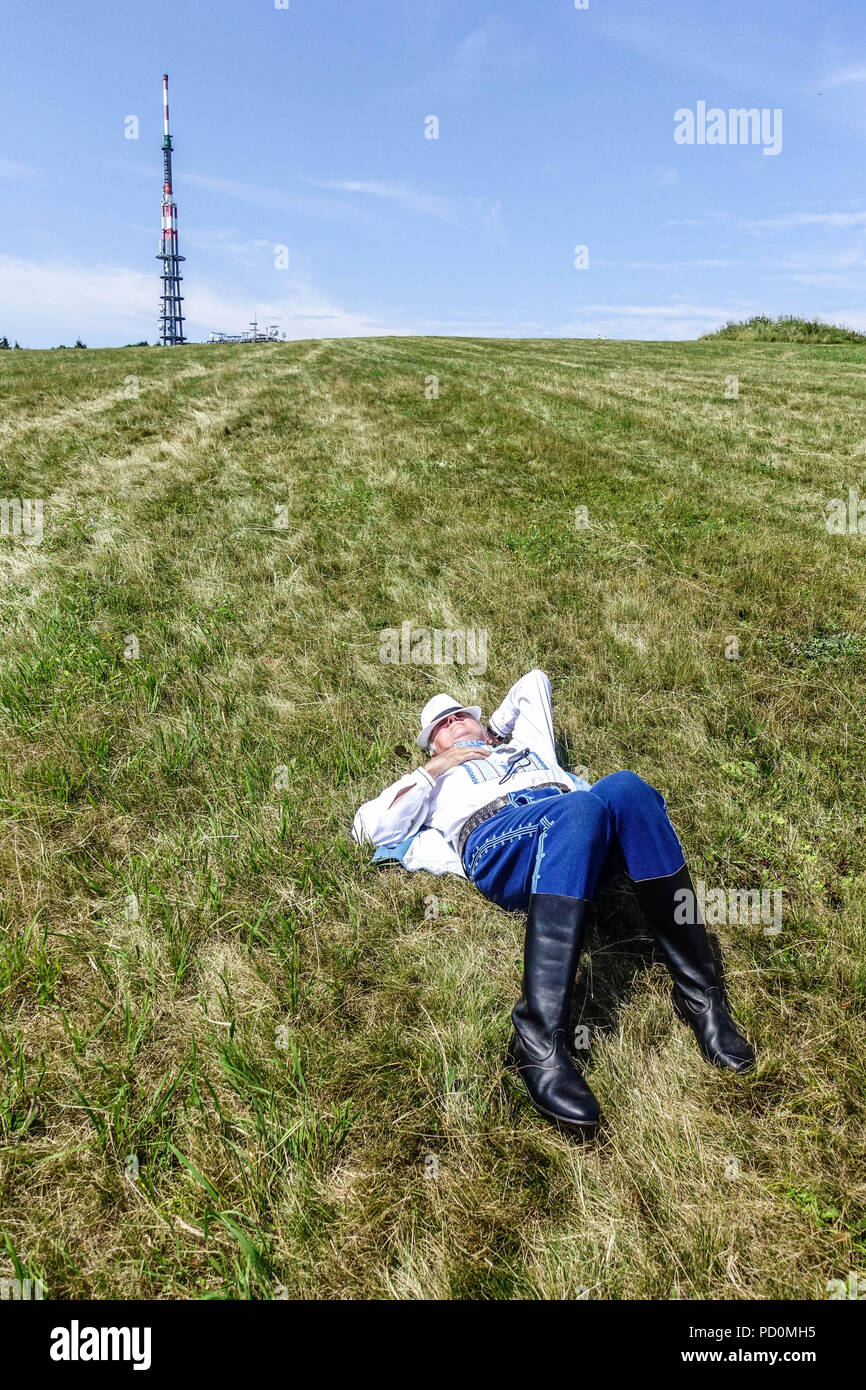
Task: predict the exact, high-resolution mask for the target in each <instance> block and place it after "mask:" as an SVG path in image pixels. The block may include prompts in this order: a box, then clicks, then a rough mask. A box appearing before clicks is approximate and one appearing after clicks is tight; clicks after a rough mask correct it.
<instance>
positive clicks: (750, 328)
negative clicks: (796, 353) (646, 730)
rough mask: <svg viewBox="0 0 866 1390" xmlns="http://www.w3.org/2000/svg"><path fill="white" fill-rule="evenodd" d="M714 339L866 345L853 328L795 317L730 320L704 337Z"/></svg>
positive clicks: (764, 315)
mask: <svg viewBox="0 0 866 1390" xmlns="http://www.w3.org/2000/svg"><path fill="white" fill-rule="evenodd" d="M714 338H728V339H731V338H732V339H734V340H735V341H737V342H752V343H866V333H858V332H857V330H856V329H854V328H845V327H844V326H843V325H841V324H837V323H825V322H824V320H823V319H804V318H801V317H799V316H798V315H796V314H779V315H778V316H777V317H776V318H772V317H768V316H767V315H766V314H754V315H753V316H752V317H751V318H750V319H739V320H738V319H731V320H730V322H729V323H726V324H725V326H724V327H723V328H717V329H716V330H715V332H713V333H704V335H703V338H702V341H703V342H707V341H708V340H710V339H714Z"/></svg>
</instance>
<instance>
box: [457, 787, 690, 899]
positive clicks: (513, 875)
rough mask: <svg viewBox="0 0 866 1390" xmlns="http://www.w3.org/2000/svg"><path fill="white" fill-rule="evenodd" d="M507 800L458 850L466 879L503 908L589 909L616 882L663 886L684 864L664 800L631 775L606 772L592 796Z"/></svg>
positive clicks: (533, 794)
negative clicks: (554, 901)
mask: <svg viewBox="0 0 866 1390" xmlns="http://www.w3.org/2000/svg"><path fill="white" fill-rule="evenodd" d="M508 800H509V803H510V804H509V805H508V806H506V807H505V808H504V810H502V811H498V812H497V813H496V815H494V816H491V817H490V818H489V819H488V820H486V821H482V823H481V825H479V826H476V828H475V829H474V830H473V831H472V833H471V834H470V835H469V837H468V839H467V841H466V844H465V845H464V847H463V865H464V868H465V869H466V873H467V875H468V877H469V879H470V880H471V881H472V883H474V884H475V886H476V888H478V889H480V890H481V892H482V893H483V894H484V896H485V898H490V900H491V901H492V902H495V903H498V905H499V906H500V907H504V908H511V909H518V910H525V909H526V908H527V906H528V904H529V895H530V894H531V893H558V894H561V895H562V896H565V897H569V898H584V899H585V900H586V901H587V902H592V900H593V899H594V897H595V895H596V893H597V892H598V891H600V890H601V889H602V888H604V887H606V885H607V884H608V883H609V882H610V880H611V879H613V878H615V877H616V876H617V874H621V873H626V874H628V875H629V877H630V878H632V879H635V880H639V879H644V878H664V877H666V876H667V875H668V874H674V873H676V871H677V870H678V869H681V868H682V867H683V864H684V863H685V855H684V854H683V848H682V845H681V844H680V842H679V838H678V836H677V833H676V831H675V830H674V828H673V826H672V824H671V822H670V818H669V816H668V813H667V803H666V801H665V799H664V797H663V796H662V794H661V792H659V791H656V789H655V787H651V786H650V784H649V782H645V781H644V780H643V778H642V777H639V776H638V775H637V773H636V772H626V771H623V772H611V773H610V774H609V775H608V776H607V777H602V778H601V780H600V781H598V782H596V783H595V785H594V786H593V787H592V789H591V790H590V791H573V792H564V793H563V792H557V791H553V792H552V791H551V790H550V789H549V788H547V787H540V788H532V787H531V788H529V790H527V791H519V792H511V793H510V794H509V797H508Z"/></svg>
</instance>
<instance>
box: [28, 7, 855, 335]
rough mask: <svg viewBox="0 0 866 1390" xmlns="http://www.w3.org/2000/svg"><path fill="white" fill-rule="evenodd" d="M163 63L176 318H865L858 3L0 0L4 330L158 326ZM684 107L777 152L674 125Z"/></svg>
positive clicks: (386, 323) (548, 321)
mask: <svg viewBox="0 0 866 1390" xmlns="http://www.w3.org/2000/svg"><path fill="white" fill-rule="evenodd" d="M164 70H165V71H168V73H169V75H170V82H171V91H170V96H171V117H172V120H171V125H172V135H173V138H174V146H175V159H174V186H175V194H176V199H177V203H178V213H179V228H180V249H181V252H182V253H183V254H184V255H185V256H186V258H187V259H186V262H185V265H184V274H185V281H184V291H185V294H186V306H185V307H186V312H187V315H188V325H187V327H188V334H189V336H190V337H191V338H193V339H203V338H205V337H206V336H207V334H208V333H209V332H210V331H212V330H223V331H233V332H237V331H240V330H241V329H243V328H245V327H246V325H247V323H248V321H249V319H250V318H251V316H252V314H253V312H255V311H257V312H258V316H259V320H260V321H261V322H264V321H268V322H273V323H278V324H279V326H280V329H281V331H282V332H284V333H285V334H286V336H287V337H289V338H306V337H337V336H345V335H350V336H359V335H369V334H380V333H413V334H415V333H418V334H472V335H480V336H487V337H502V336H506V337H508V336H514V337H522V336H533V337H534V336H538V337H542V336H543V337H553V336H566V337H572V336H576V337H596V336H598V335H603V336H607V337H611V338H614V337H616V338H655V339H658V338H692V337H695V336H697V335H698V334H700V333H702V332H705V331H707V330H708V329H711V328H713V327H715V326H717V325H718V324H720V323H722V322H724V321H725V320H726V319H727V318H728V317H741V316H745V315H748V314H751V313H756V312H766V313H779V312H795V313H805V314H818V315H820V316H822V317H826V318H830V319H834V320H838V321H844V322H846V323H849V324H851V325H853V326H855V327H860V328H864V329H866V293H864V291H866V181H864V172H863V171H864V154H866V102H864V98H866V7H864V6H863V5H859V4H855V3H854V0H821V3H816V0H727V3H725V4H718V5H709V4H706V3H703V2H702V0H667V3H657V2H656V0H652V2H650V0H589V6H588V8H586V9H580V10H579V9H576V8H575V3H574V0H532V3H529V0H500V3H492V4H490V5H485V4H480V3H475V0H424V2H423V3H421V0H289V8H287V9H278V8H276V4H275V2H274V0H236V3H229V2H228V0H174V3H167V0H125V3H119V0H87V3H84V4H79V5H66V4H61V3H59V2H58V0H4V3H3V10H2V16H0V73H2V89H3V97H4V99H3V122H2V134H0V199H2V203H3V217H2V222H0V227H2V231H0V333H6V334H8V335H9V337H10V339H11V338H13V337H15V338H18V339H19V341H20V342H21V343H22V344H23V345H25V346H29V347H43V346H50V345H52V344H54V343H57V342H60V341H63V342H71V341H72V340H73V339H74V338H75V337H76V336H79V335H80V336H81V337H82V338H83V339H84V340H85V341H86V342H87V343H88V344H89V345H91V346H106V345H110V344H116V343H124V342H130V341H135V340H137V339H141V338H148V339H149V340H150V341H153V340H154V339H155V337H156V322H157V300H158V293H159V282H158V278H157V276H158V269H159V267H158V263H157V261H156V260H155V254H156V250H157V245H158V237H159V204H160V196H161V121H162V111H161V80H162V72H163V71H164ZM701 101H703V102H705V103H706V105H707V107H708V108H721V109H722V110H723V111H724V112H727V111H728V110H729V109H731V108H739V107H745V108H758V109H759V110H763V109H766V110H767V111H768V112H772V111H775V110H780V111H781V112H782V125H781V132H782V142H781V149H780V150H779V152H778V154H765V153H764V147H763V145H761V144H733V143H726V144H724V145H721V144H707V143H705V144H691V145H687V144H678V143H676V141H675V140H674V130H675V112H677V111H678V110H681V109H684V108H688V109H690V110H693V111H696V110H697V106H698V103H699V102H701ZM130 115H133V116H136V117H137V118H138V121H139V138H138V139H137V140H130V139H127V138H125V129H126V128H127V127H126V125H125V121H126V118H127V117H128V116H130ZM430 115H435V116H436V117H438V120H439V138H438V139H437V140H431V139H426V138H425V119H426V118H427V117H428V116H430ZM578 245H582V246H586V247H587V248H588V260H589V264H588V266H587V267H586V268H584V269H576V268H575V265H574V259H575V256H574V251H575V247H576V246H578ZM279 246H286V247H288V252H289V266H288V269H279V268H277V266H276V264H275V260H276V253H275V248H277V247H279Z"/></svg>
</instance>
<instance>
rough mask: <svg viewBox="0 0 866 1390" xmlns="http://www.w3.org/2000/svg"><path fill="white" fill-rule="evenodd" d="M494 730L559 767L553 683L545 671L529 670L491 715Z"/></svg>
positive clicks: (491, 724) (516, 682) (491, 725)
mask: <svg viewBox="0 0 866 1390" xmlns="http://www.w3.org/2000/svg"><path fill="white" fill-rule="evenodd" d="M490 727H491V728H492V729H493V730H494V732H495V733H497V734H501V735H502V737H503V738H511V740H512V741H513V742H514V743H521V744H526V746H527V747H528V748H532V749H534V750H535V751H536V752H537V753H540V754H541V755H542V756H543V757H545V758H547V759H549V761H550V763H551V765H552V766H554V767H556V766H557V760H556V745H555V742H554V737H553V702H552V700H551V695H550V681H549V680H548V678H547V676H546V675H545V673H544V672H543V671H539V670H538V669H536V670H534V671H527V673H526V675H525V676H521V677H520V680H519V681H515V683H514V685H513V686H512V687H511V689H510V690H509V692H508V694H507V695H506V697H505V699H504V700H503V701H502V704H501V705H500V706H499V708H498V709H497V710H494V712H493V714H492V715H491V717H490Z"/></svg>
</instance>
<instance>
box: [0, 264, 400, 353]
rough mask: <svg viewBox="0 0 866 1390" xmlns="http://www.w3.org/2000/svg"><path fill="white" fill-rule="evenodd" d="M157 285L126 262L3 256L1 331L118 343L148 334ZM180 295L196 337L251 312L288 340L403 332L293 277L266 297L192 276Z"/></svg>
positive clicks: (236, 328) (234, 326)
mask: <svg viewBox="0 0 866 1390" xmlns="http://www.w3.org/2000/svg"><path fill="white" fill-rule="evenodd" d="M158 291H159V282H158V280H157V278H156V277H155V275H154V274H151V273H146V272H144V271H140V270H132V269H130V268H129V267H127V266H118V265H103V264H90V265H86V264H82V263H79V262H70V261H64V260H60V259H54V260H50V261H29V260H24V259H22V258H18V257H14V256H6V255H0V322H2V323H3V331H4V332H6V333H7V334H9V336H10V337H11V336H15V337H17V338H18V339H19V340H20V341H21V342H22V343H24V344H25V345H26V346H28V347H35V346H48V345H50V344H51V343H56V342H58V341H64V342H65V341H69V340H71V339H73V338H75V337H81V338H83V339H84V341H85V342H93V341H100V342H104V341H106V340H107V341H109V342H112V341H113V342H117V341H122V340H123V338H124V337H126V336H129V335H130V334H131V333H132V332H133V331H134V332H135V333H136V335H137V336H140V337H147V338H149V339H151V340H152V339H154V338H155V337H156V328H157V302H158ZM184 294H185V300H184V310H185V313H186V319H187V329H188V332H189V334H190V336H191V337H193V338H196V339H199V340H201V339H203V338H205V337H206V336H207V334H208V333H209V332H213V331H222V332H227V333H237V332H240V331H241V330H242V329H244V328H246V326H247V324H248V322H249V320H250V319H251V317H252V315H253V313H254V312H257V313H258V317H259V322H260V323H265V322H267V323H278V324H279V325H280V329H281V331H284V332H285V333H286V336H287V337H288V338H313V337H329V338H336V337H360V336H367V335H370V334H379V333H388V332H391V333H393V332H400V331H407V330H400V329H398V328H397V329H395V328H394V327H393V326H392V325H385V324H381V323H377V322H376V321H375V320H374V319H372V318H370V317H369V316H368V315H365V314H359V313H354V312H352V311H347V310H344V309H342V308H341V307H340V306H339V305H336V304H334V303H332V302H330V301H329V300H328V298H327V296H326V295H323V294H321V293H320V292H318V291H317V290H316V289H315V288H314V287H313V286H310V285H308V284H305V283H303V282H301V281H298V280H297V279H295V280H293V281H292V282H291V283H290V284H287V285H286V287H285V289H284V290H283V291H282V293H281V294H280V296H278V297H276V298H274V299H271V300H270V301H265V299H264V297H263V296H256V295H255V292H254V291H253V292H251V293H250V294H249V295H245V294H242V293H239V292H238V291H237V290H236V289H232V290H231V291H229V292H226V291H224V290H223V289H222V288H221V287H219V286H218V285H212V284H207V283H205V282H202V281H201V280H193V279H190V280H188V281H185V282H184Z"/></svg>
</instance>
